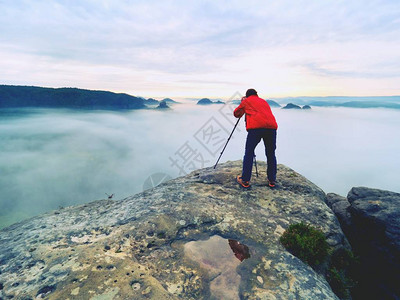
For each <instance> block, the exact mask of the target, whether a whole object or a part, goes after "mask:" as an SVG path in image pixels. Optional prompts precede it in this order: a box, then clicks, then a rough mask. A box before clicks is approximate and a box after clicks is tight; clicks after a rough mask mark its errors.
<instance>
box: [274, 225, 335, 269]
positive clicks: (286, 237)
mask: <svg viewBox="0 0 400 300" xmlns="http://www.w3.org/2000/svg"><path fill="white" fill-rule="evenodd" d="M280 241H281V243H282V245H283V246H285V248H286V249H287V250H288V251H289V252H290V253H292V254H293V255H295V256H297V257H298V258H300V259H301V260H302V261H304V262H306V263H308V264H310V265H317V264H320V263H321V262H322V261H323V260H324V259H325V258H326V256H327V254H328V243H327V242H326V238H325V235H324V233H323V232H322V231H321V230H319V229H316V228H314V227H312V226H311V225H308V224H305V223H298V224H292V225H290V226H289V228H288V229H287V230H286V231H285V232H284V233H283V235H282V236H281V238H280Z"/></svg>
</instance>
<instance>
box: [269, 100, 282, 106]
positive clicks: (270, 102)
mask: <svg viewBox="0 0 400 300" xmlns="http://www.w3.org/2000/svg"><path fill="white" fill-rule="evenodd" d="M267 102H268V104H269V106H271V107H281V105H280V104H279V103H278V102H275V101H274V100H269V99H267Z"/></svg>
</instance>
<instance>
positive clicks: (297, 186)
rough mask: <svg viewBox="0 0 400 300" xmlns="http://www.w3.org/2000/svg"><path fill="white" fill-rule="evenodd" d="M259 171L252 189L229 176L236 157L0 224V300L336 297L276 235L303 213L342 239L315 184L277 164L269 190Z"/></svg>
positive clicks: (335, 240) (336, 240)
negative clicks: (128, 191)
mask: <svg viewBox="0 0 400 300" xmlns="http://www.w3.org/2000/svg"><path fill="white" fill-rule="evenodd" d="M262 169H263V171H261V172H260V177H259V178H257V177H255V176H254V177H253V179H252V189H251V190H242V189H240V188H239V186H238V184H237V183H236V181H235V177H236V175H237V174H240V172H241V161H236V162H227V163H224V164H221V165H219V166H218V167H217V169H216V170H214V169H212V168H206V169H202V170H198V171H195V172H193V173H191V174H189V175H187V176H184V177H180V178H176V179H173V180H171V181H169V182H166V183H163V184H161V185H159V186H157V187H155V188H154V189H151V190H147V191H145V192H143V193H140V194H137V195H134V196H132V197H129V198H126V199H123V200H120V201H113V200H100V201H95V202H92V203H89V204H86V205H81V206H76V207H69V208H64V209H61V210H58V211H54V212H50V213H47V214H45V215H42V216H38V217H35V218H32V219H30V220H26V221H24V222H21V223H18V224H14V225H12V226H10V227H8V228H5V229H3V230H1V231H0V298H3V299H9V298H12V297H14V299H40V298H46V299H94V300H96V299H141V298H144V299H212V298H218V299H239V298H240V299H337V297H336V296H335V294H334V293H333V292H332V290H331V289H330V287H329V285H328V283H327V281H326V280H325V278H324V276H323V274H324V272H325V271H326V270H324V267H323V266H322V267H321V270H318V272H319V273H317V272H316V271H314V270H313V269H312V268H311V267H309V266H308V265H306V264H304V263H303V262H302V261H300V260H299V259H298V258H296V257H294V256H293V255H291V254H290V253H289V252H287V251H286V250H285V249H284V247H283V246H282V245H281V244H280V242H279V237H280V236H281V234H282V233H283V232H284V230H285V229H286V228H287V227H288V226H289V224H292V223H298V222H301V221H303V222H307V223H310V224H312V225H314V226H316V227H318V228H320V229H321V230H322V231H323V232H324V233H325V235H326V236H327V240H328V243H329V244H330V246H332V247H333V248H341V247H343V246H345V247H346V246H347V240H346V239H345V237H344V235H343V232H342V231H341V229H340V226H339V223H338V221H337V219H336V217H335V216H334V214H333V212H332V211H331V210H330V209H329V208H328V206H327V205H326V204H325V194H324V192H323V191H322V190H321V189H320V188H318V187H317V186H315V185H314V184H313V183H311V182H310V181H308V180H307V179H306V178H304V177H303V176H301V175H300V174H298V173H296V172H294V171H293V170H291V169H290V168H288V167H285V166H283V165H279V166H278V176H277V181H278V185H277V187H276V188H275V189H269V188H267V180H266V178H265V177H266V174H265V164H263V163H260V166H259V170H262ZM228 239H229V241H228ZM229 247H231V250H232V251H230V250H229V249H230V248H229ZM242 250H243V251H242ZM246 251H247V252H248V253H247V254H246V253H245V252H246ZM229 254H230V255H231V257H229ZM249 256H250V257H249ZM238 258H240V259H238Z"/></svg>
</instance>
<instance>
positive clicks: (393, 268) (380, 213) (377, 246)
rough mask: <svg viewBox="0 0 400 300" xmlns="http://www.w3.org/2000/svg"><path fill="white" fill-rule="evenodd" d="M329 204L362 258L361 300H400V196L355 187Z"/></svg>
mask: <svg viewBox="0 0 400 300" xmlns="http://www.w3.org/2000/svg"><path fill="white" fill-rule="evenodd" d="M327 203H328V205H329V206H330V207H332V210H333V211H334V212H335V214H336V215H337V217H338V219H339V221H340V223H341V225H342V228H343V231H344V232H345V234H346V236H347V237H348V239H349V241H350V243H351V246H352V247H353V249H354V250H355V252H356V254H357V255H359V257H360V270H359V278H358V280H359V287H358V288H357V291H356V294H357V296H358V297H357V299H367V298H368V299H400V286H399V282H400V194H398V193H394V192H389V191H384V190H378V189H371V188H366V187H355V188H352V189H351V191H350V192H349V194H348V195H347V198H344V197H341V196H339V195H336V194H328V195H327Z"/></svg>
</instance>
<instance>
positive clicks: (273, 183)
mask: <svg viewBox="0 0 400 300" xmlns="http://www.w3.org/2000/svg"><path fill="white" fill-rule="evenodd" d="M275 185H276V182H275V181H273V180H268V186H269V187H270V188H273V187H275Z"/></svg>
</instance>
